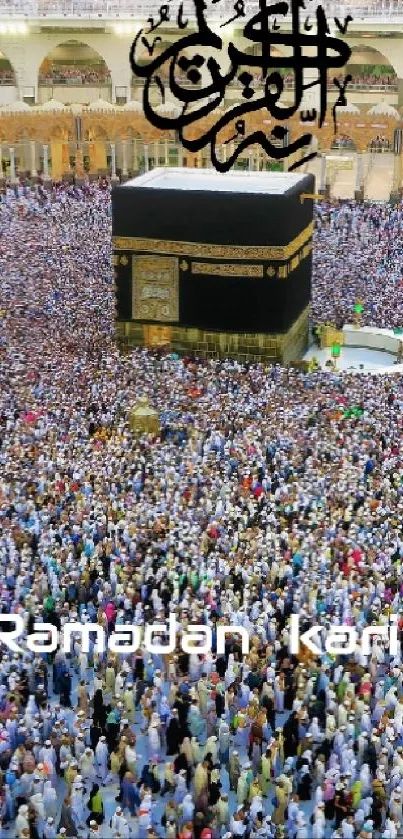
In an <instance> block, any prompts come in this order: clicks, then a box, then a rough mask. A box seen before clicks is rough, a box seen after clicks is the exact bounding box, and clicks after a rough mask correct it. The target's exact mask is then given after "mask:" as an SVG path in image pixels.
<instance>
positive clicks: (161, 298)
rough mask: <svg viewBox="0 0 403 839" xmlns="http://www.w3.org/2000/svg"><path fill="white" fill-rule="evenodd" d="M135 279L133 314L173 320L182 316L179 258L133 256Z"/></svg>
mask: <svg viewBox="0 0 403 839" xmlns="http://www.w3.org/2000/svg"><path fill="white" fill-rule="evenodd" d="M132 279H133V288H132V299H133V305H132V316H133V318H135V319H136V320H152V321H153V320H154V321H161V322H170V323H175V322H177V321H178V320H179V266H178V260H177V259H173V258H172V257H167V256H166V257H161V256H133V260H132Z"/></svg>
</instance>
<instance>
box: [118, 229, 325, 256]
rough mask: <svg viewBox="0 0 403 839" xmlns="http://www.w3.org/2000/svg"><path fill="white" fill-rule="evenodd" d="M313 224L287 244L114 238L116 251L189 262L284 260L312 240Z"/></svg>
mask: <svg viewBox="0 0 403 839" xmlns="http://www.w3.org/2000/svg"><path fill="white" fill-rule="evenodd" d="M312 234H313V223H311V224H309V225H308V226H307V227H305V229H304V230H302V231H301V233H299V234H298V236H296V238H295V239H293V240H292V241H291V242H289V244H288V245H208V244H202V243H200V242H172V241H170V240H164V239H142V238H140V237H137V236H113V237H112V245H113V247H114V249H115V250H117V251H137V252H142V253H153V254H169V255H170V256H184V257H189V258H190V259H203V258H207V259H242V260H248V259H252V260H262V259H263V260H266V259H267V260H275V261H280V262H281V261H285V260H287V259H289V258H290V257H291V256H292V255H293V254H294V253H296V251H298V250H299V249H300V248H302V247H303V245H305V244H306V242H308V241H309V239H310V238H311V237H312Z"/></svg>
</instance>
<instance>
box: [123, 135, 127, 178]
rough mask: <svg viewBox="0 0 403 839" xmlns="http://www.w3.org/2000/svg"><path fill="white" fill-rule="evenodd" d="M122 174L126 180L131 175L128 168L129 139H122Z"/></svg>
mask: <svg viewBox="0 0 403 839" xmlns="http://www.w3.org/2000/svg"><path fill="white" fill-rule="evenodd" d="M122 176H123V179H124V180H126V178H128V177H129V171H128V168H127V140H122Z"/></svg>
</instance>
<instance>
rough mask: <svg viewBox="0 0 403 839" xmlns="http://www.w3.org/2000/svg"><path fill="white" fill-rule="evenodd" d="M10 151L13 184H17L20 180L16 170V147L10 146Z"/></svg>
mask: <svg viewBox="0 0 403 839" xmlns="http://www.w3.org/2000/svg"><path fill="white" fill-rule="evenodd" d="M9 152H10V179H11V183H12V184H13V185H15V184H18V183H19V180H18V178H17V175H16V171H15V149H14V148H12V147H10V149H9Z"/></svg>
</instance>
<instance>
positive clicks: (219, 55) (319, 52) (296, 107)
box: [130, 0, 352, 172]
mask: <svg viewBox="0 0 403 839" xmlns="http://www.w3.org/2000/svg"><path fill="white" fill-rule="evenodd" d="M228 5H230V6H231V3H229V2H228V0H212V3H206V2H205V0H189V2H188V4H187V9H188V10H189V9H190V11H191V14H188V16H186V14H185V13H184V4H183V2H180V0H168V2H164V3H163V4H162V5H161V6H160V8H159V14H158V17H156V16H152V17H150V18H149V19H148V21H147V26H145V27H141V28H140V29H139V30H138V32H137V33H136V37H135V39H134V41H133V44H132V47H131V50H130V64H131V68H132V71H133V73H134V75H135V76H136V77H137V78H139V79H141V80H142V81H143V83H144V86H143V111H144V115H145V117H146V119H147V120H148V121H149V122H150V123H151V124H152V125H153V126H154V127H155V128H158V129H159V130H162V131H170V132H172V131H175V132H177V133H178V137H179V140H180V142H181V143H182V145H183V147H184V148H185V149H187V151H190V152H193V153H196V152H199V151H201V149H203V148H205V147H206V146H207V145H209V146H210V151H211V160H212V164H213V166H214V167H215V168H216V169H217V171H219V172H228V171H229V170H230V169H231V168H232V167H233V166H234V163H235V162H236V160H237V158H238V157H239V155H241V154H242V153H243V152H244V150H245V149H246V148H248V147H250V146H252V145H256V144H258V145H260V146H261V147H262V148H263V149H264V151H265V152H266V154H267V155H268V157H269V158H272V159H274V160H281V159H285V158H287V157H289V156H290V155H296V152H298V154H297V155H296V157H295V159H294V160H293V163H292V165H291V166H290V167H289V168H290V169H295V168H297V167H298V166H301V165H302V164H304V163H306V162H307V161H308V160H310V159H312V158H313V157H316V154H317V152H316V151H312V147H311V141H312V134H311V133H303V134H302V136H300V137H296V138H294V137H293V138H292V140H291V138H290V134H289V131H288V128H287V120H289V119H290V117H292V116H293V115H294V114H295V113H296V112H297V111H299V115H300V120H301V122H306V123H309V122H310V123H315V122H316V120H317V122H318V127H319V128H321V127H322V126H323V124H324V121H325V118H326V112H327V106H328V101H327V95H328V74H329V71H330V70H334V72H335V73H336V75H335V76H334V78H333V79H332V80H331V82H332V84H333V85H334V88H335V89H336V91H337V98H336V101H335V103H334V105H333V107H332V114H333V122H334V129H335V133H336V130H337V118H336V113H337V108H338V107H340V106H344V105H346V104H347V99H346V90H347V85H348V84H349V82H350V81H351V80H352V77H351V75H350V74H347V75H346V76H345V77H344V79H342V78H340V71H341V69H342V68H343V67H345V65H346V64H347V62H348V60H349V58H350V56H351V48H350V47H349V46H348V45H347V44H346V43H345V42H344V41H343V40H342V39H341V38H340V37H339V34H341V35H345V34H346V32H347V29H348V26H349V24H350V23H351V21H352V17H351V15H349V14H348V15H347V16H346V17H345V18H344V20H343V21H340V20H339V18H337V17H334V18H333V20H332V22H330V20H329V19H328V18H327V16H326V14H325V11H324V9H323V8H322V6H321V5H316V6H315V3H314V2H312V6H311V5H310V6H309V8H307V6H306V4H305V3H303V2H301V0H287V1H285V0H279V2H276V3H273V4H270V3H269V2H267V0H259V4H257V3H256V6H253V5H252V4H250V6H248V5H247V4H246V2H245V0H234V2H233V7H232V10H231V13H230V14H229V15H228V14H227V11H226V10H227V8H228ZM257 6H258V9H257V8H256V7H257ZM213 15H215V16H216V17H217V22H216V23H215V22H214V21H213V20H212V18H213ZM248 15H249V17H248ZM208 18H209V19H210V21H209V20H208ZM234 21H237V24H236V25H237V28H238V31H239V34H240V35H241V39H242V40H241V39H240V40H239V41H237V44H235V42H234V41H233V40H231V35H230V31H229V30H228V29H227V30H226V27H231V28H232V27H233V24H234ZM214 23H215V25H214ZM164 30H165V32H164ZM167 30H169V36H168V34H167ZM332 32H333V34H332ZM221 35H222V36H223V37H221ZM241 43H242V45H243V46H242V48H241V47H240V44H241ZM286 73H288V74H290V73H291V74H292V82H293V84H292V94H291V95H292V96H293V102H292V103H291V105H288V104H285V103H284V101H282V94H283V91H284V75H285V74H286ZM312 74H313V77H312ZM330 78H331V77H330ZM230 85H232V86H234V85H237V86H238V88H239V97H238V99H237V101H236V103H235V104H234V105H233V106H230V107H227V108H226V109H224V104H225V99H226V98H227V99H228V88H229V86H230ZM315 88H316V89H317V100H318V104H317V107H314V108H311V107H310V108H309V109H308V110H307V109H306V101H307V100H306V97H307V95H308V94H307V91H310V90H311V89H315ZM256 112H261V114H260V118H259V120H258V121H257V123H256V122H255V124H254V125H251V127H248V117H249V115H250V114H253V113H256ZM273 121H274V123H275V124H274V125H273V127H272V125H271V123H272V122H273ZM249 122H250V120H249ZM269 122H270V128H269V129H268V130H266V125H268V123H269ZM256 126H258V127H256ZM223 134H224V135H228V134H230V135H231V136H230V137H228V136H223ZM223 143H224V144H225V145H227V148H228V151H229V154H227V155H222V154H221V153H220V154H219V153H218V151H217V147H218V146H221V145H222V144H223ZM228 144H230V145H229V146H228ZM299 152H301V155H300V154H299Z"/></svg>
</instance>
